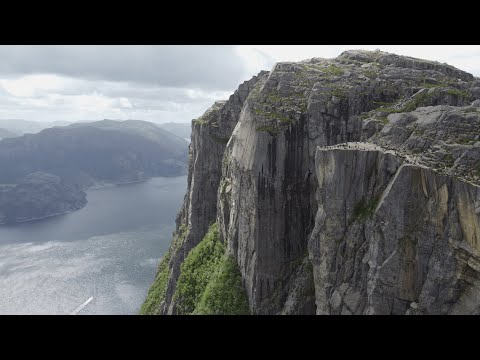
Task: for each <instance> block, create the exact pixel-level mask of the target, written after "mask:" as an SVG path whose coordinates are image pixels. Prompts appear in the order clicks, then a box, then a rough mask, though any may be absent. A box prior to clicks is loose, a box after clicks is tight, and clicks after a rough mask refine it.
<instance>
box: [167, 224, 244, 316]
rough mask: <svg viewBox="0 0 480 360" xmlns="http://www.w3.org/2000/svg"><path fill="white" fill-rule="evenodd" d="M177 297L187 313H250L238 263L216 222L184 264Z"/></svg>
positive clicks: (183, 312) (182, 310)
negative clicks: (224, 241)
mask: <svg viewBox="0 0 480 360" xmlns="http://www.w3.org/2000/svg"><path fill="white" fill-rule="evenodd" d="M174 299H175V300H176V301H177V303H178V310H179V312H180V313H181V314H185V315H244V314H249V313H250V310H249V307H248V300H247V296H246V293H245V289H244V288H243V285H242V277H241V274H240V271H239V269H238V266H237V263H236V261H235V259H234V258H233V257H231V256H228V255H226V253H225V247H224V245H223V244H222V242H221V241H220V239H219V237H218V227H217V224H216V223H215V224H213V225H212V226H210V229H209V230H208V232H207V234H206V235H205V237H204V238H203V240H202V241H201V242H200V243H199V244H198V245H197V246H196V247H195V248H193V249H192V250H191V251H190V253H189V254H188V256H187V257H186V259H185V261H184V262H183V264H182V265H181V266H180V276H179V277H178V282H177V290H176V291H175V294H174Z"/></svg>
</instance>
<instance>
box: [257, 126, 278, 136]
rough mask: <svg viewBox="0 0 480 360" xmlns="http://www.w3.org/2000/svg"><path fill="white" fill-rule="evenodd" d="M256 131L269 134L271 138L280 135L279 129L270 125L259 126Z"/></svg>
mask: <svg viewBox="0 0 480 360" xmlns="http://www.w3.org/2000/svg"><path fill="white" fill-rule="evenodd" d="M256 130H257V131H258V132H268V133H269V134H270V135H271V136H276V135H277V134H278V129H277V128H275V127H274V126H270V125H262V126H258V127H257V129H256Z"/></svg>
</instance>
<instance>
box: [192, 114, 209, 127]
mask: <svg viewBox="0 0 480 360" xmlns="http://www.w3.org/2000/svg"><path fill="white" fill-rule="evenodd" d="M194 122H195V124H196V125H205V124H208V119H206V118H204V117H202V116H200V117H199V118H198V119H196V120H194Z"/></svg>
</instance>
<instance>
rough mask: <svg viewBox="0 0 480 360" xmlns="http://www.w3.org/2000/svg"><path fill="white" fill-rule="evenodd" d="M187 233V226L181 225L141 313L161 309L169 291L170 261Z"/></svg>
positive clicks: (150, 313)
mask: <svg viewBox="0 0 480 360" xmlns="http://www.w3.org/2000/svg"><path fill="white" fill-rule="evenodd" d="M186 234H187V227H186V226H185V225H181V226H180V228H179V231H178V235H177V236H175V237H174V239H173V241H172V245H170V248H169V249H168V251H167V253H166V254H165V255H164V256H163V258H162V260H161V261H160V264H159V266H158V270H157V275H156V276H155V280H154V281H153V284H152V286H151V287H150V289H149V290H148V294H147V298H146V299H145V302H144V303H143V304H142V307H141V308H140V315H156V314H158V312H159V310H160V304H161V303H162V302H163V301H164V300H165V296H166V293H167V281H168V275H169V270H170V269H169V263H170V259H171V258H172V255H173V254H174V253H175V250H176V248H177V246H178V245H179V244H181V243H182V242H183V240H184V238H185V236H186Z"/></svg>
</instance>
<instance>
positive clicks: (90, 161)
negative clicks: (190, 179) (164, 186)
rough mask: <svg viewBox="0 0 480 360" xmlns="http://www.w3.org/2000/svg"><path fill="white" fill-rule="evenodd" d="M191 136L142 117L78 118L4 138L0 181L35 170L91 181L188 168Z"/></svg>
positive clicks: (141, 176) (82, 182) (17, 178)
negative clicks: (88, 120) (183, 136)
mask: <svg viewBox="0 0 480 360" xmlns="http://www.w3.org/2000/svg"><path fill="white" fill-rule="evenodd" d="M187 154H188V142H186V141H185V140H184V139H181V138H179V137H176V136H175V135H173V134H171V133H169V132H167V131H165V130H162V129H160V128H158V127H157V126H156V125H154V124H151V123H148V122H144V121H123V122H118V121H110V120H104V121H99V122H91V123H75V124H72V125H69V126H66V127H54V128H49V129H44V130H42V131H40V132H39V133H37V134H27V135H23V136H21V137H18V138H12V139H4V140H2V141H1V142H0V168H1V169H2V172H1V173H0V183H17V182H18V181H20V180H21V179H22V178H23V177H25V176H26V175H28V174H30V173H34V172H39V171H41V172H47V173H51V174H54V175H57V176H60V177H61V178H62V179H63V180H65V181H67V182H69V183H74V184H80V185H82V186H89V185H93V184H95V183H102V182H106V183H125V182H133V181H141V180H145V179H147V178H149V177H152V176H176V175H182V174H184V173H185V172H186V165H185V163H186V159H187Z"/></svg>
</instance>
